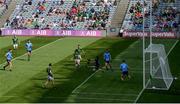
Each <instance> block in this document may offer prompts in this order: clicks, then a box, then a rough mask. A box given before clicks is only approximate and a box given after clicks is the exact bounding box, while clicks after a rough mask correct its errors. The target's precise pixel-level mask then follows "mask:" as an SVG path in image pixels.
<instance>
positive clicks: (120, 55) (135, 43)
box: [72, 41, 138, 93]
mask: <svg viewBox="0 0 180 104" xmlns="http://www.w3.org/2000/svg"><path fill="white" fill-rule="evenodd" d="M137 43H138V41H135V42H134V43H132V44H131V45H130V46H129V47H132V46H133V45H134V44H137ZM129 47H128V48H129ZM128 48H126V49H125V50H124V51H123V52H122V53H120V55H118V56H117V57H120V56H121V54H123V53H124V52H126V50H127V49H128ZM115 59H116V58H115ZM98 71H100V70H97V71H96V72H94V73H93V74H91V75H90V76H89V77H88V78H87V79H86V80H84V82H82V83H81V84H80V85H79V86H77V87H76V88H75V89H74V90H73V91H72V93H74V92H75V91H76V90H77V89H78V88H80V87H81V86H82V85H84V84H85V83H86V82H87V81H88V80H89V79H90V78H91V77H93V76H94V75H95V74H96V73H97V72H98Z"/></svg>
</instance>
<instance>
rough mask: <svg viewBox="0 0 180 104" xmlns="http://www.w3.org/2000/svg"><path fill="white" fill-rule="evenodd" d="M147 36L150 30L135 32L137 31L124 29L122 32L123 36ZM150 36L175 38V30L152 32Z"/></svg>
mask: <svg viewBox="0 0 180 104" xmlns="http://www.w3.org/2000/svg"><path fill="white" fill-rule="evenodd" d="M143 36H145V37H149V36H150V32H145V33H143V32H137V31H125V32H123V37H125V38H133V37H134V38H138V37H143ZM152 37H157V38H177V35H176V33H175V32H152Z"/></svg>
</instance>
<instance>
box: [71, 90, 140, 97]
mask: <svg viewBox="0 0 180 104" xmlns="http://www.w3.org/2000/svg"><path fill="white" fill-rule="evenodd" d="M74 94H85V95H112V96H113V95H114V96H118V95H127V96H137V94H125V93H123V94H118V93H98V92H92V93H91V92H90V93H89V92H77V91H76V92H74Z"/></svg>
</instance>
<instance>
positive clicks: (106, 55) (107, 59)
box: [104, 52, 111, 61]
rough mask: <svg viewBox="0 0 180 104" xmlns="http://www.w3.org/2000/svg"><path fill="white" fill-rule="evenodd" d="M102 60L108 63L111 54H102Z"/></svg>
mask: <svg viewBox="0 0 180 104" xmlns="http://www.w3.org/2000/svg"><path fill="white" fill-rule="evenodd" d="M104 60H105V61H110V60H111V54H110V53H109V52H105V53H104Z"/></svg>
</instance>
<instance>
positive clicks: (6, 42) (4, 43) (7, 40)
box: [0, 36, 32, 49]
mask: <svg viewBox="0 0 180 104" xmlns="http://www.w3.org/2000/svg"><path fill="white" fill-rule="evenodd" d="M17 37H18V39H19V42H20V43H21V42H22V41H25V40H27V39H30V38H32V37H19V36H17ZM12 38H13V36H6V37H1V36H0V49H1V48H5V47H8V46H10V45H12Z"/></svg>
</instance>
